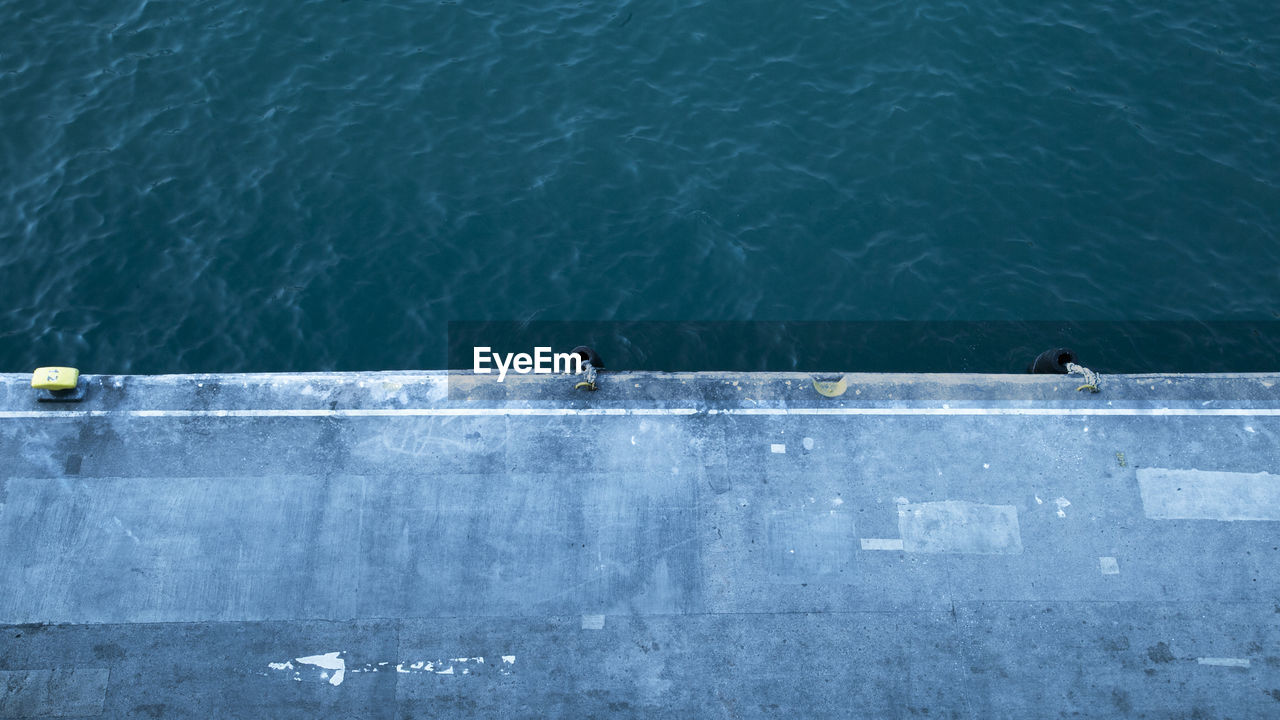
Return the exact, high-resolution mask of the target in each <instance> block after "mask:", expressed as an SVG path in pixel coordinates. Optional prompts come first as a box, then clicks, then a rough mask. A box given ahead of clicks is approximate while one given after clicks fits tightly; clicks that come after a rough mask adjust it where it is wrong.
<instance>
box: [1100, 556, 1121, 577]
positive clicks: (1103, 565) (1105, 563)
mask: <svg viewBox="0 0 1280 720" xmlns="http://www.w3.org/2000/svg"><path fill="white" fill-rule="evenodd" d="M1098 569H1099V570H1101V571H1102V574H1103V575H1119V574H1120V563H1118V562H1116V559H1115V558H1113V557H1100V558H1098Z"/></svg>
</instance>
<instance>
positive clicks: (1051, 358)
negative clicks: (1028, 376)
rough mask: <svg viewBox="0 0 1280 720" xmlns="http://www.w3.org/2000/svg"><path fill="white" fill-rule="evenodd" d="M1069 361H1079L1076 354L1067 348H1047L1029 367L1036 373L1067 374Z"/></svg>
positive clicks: (1028, 369) (1028, 370)
mask: <svg viewBox="0 0 1280 720" xmlns="http://www.w3.org/2000/svg"><path fill="white" fill-rule="evenodd" d="M1067 363H1077V364H1078V361H1077V360H1076V354H1075V353H1074V352H1072V351H1070V350H1068V349H1066V348H1054V349H1052V350H1045V351H1044V352H1042V353H1040V354H1039V355H1038V356H1036V359H1035V360H1034V361H1033V362H1032V363H1031V365H1030V366H1029V367H1028V368H1027V372H1029V373H1032V374H1034V375H1066V374H1067Z"/></svg>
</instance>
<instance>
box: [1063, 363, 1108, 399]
mask: <svg viewBox="0 0 1280 720" xmlns="http://www.w3.org/2000/svg"><path fill="white" fill-rule="evenodd" d="M1067 374H1068V375H1081V376H1083V377H1084V384H1083V385H1081V386H1080V387H1078V388H1076V392H1083V391H1085V390H1088V391H1089V392H1091V393H1096V392H1098V386H1099V385H1101V384H1102V376H1101V375H1099V374H1098V373H1096V372H1094V371H1092V370H1090V369H1089V368H1087V367H1084V366H1081V365H1077V364H1075V363H1073V362H1069V363H1067Z"/></svg>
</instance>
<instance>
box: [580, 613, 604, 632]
mask: <svg viewBox="0 0 1280 720" xmlns="http://www.w3.org/2000/svg"><path fill="white" fill-rule="evenodd" d="M582 629H583V630H603V629H604V616H603V615H583V616H582Z"/></svg>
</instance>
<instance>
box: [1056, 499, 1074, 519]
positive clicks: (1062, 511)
mask: <svg viewBox="0 0 1280 720" xmlns="http://www.w3.org/2000/svg"><path fill="white" fill-rule="evenodd" d="M1053 504H1054V505H1057V506H1058V517H1060V518H1064V517H1066V516H1067V508H1069V507H1071V501H1070V500H1068V499H1066V498H1064V497H1060V498H1058V499H1056V500H1054V501H1053Z"/></svg>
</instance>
